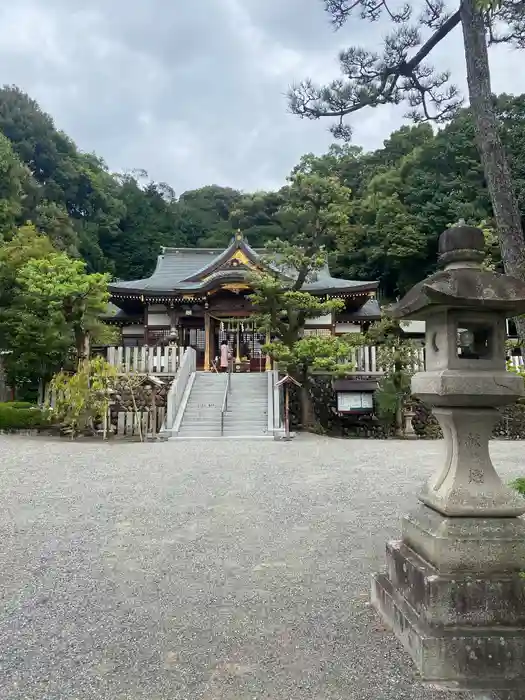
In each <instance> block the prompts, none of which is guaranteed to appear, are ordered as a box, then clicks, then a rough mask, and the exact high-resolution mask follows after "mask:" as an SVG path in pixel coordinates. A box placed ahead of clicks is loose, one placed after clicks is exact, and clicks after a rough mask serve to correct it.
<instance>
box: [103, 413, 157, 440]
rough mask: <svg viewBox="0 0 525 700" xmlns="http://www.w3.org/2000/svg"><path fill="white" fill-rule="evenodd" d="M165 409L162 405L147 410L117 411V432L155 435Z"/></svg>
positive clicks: (144, 436) (127, 435)
mask: <svg viewBox="0 0 525 700" xmlns="http://www.w3.org/2000/svg"><path fill="white" fill-rule="evenodd" d="M165 416H166V409H165V408H164V406H158V407H157V408H155V409H153V410H149V411H137V413H134V412H133V411H119V412H118V413H117V432H116V433H114V434H116V435H119V436H122V435H124V436H126V437H140V436H141V435H142V438H143V439H145V438H146V437H155V436H156V435H157V434H158V432H159V430H160V429H161V428H162V425H163V423H164V418H165Z"/></svg>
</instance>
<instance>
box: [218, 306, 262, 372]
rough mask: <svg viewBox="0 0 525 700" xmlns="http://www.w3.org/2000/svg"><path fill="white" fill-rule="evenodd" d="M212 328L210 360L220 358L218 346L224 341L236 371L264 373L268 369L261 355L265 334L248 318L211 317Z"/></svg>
mask: <svg viewBox="0 0 525 700" xmlns="http://www.w3.org/2000/svg"><path fill="white" fill-rule="evenodd" d="M211 321H212V328H213V346H212V347H213V354H212V359H214V358H218V357H220V346H221V344H222V343H223V342H224V341H226V342H227V343H228V346H229V348H230V352H231V355H232V358H233V363H234V366H235V368H236V369H237V368H238V371H244V372H264V371H266V370H267V369H269V368H270V367H269V358H268V357H267V356H266V355H265V354H264V353H263V351H262V346H263V345H264V344H265V343H266V334H265V333H261V332H260V331H258V330H257V329H256V327H255V324H254V323H253V321H250V318H249V317H245V318H221V317H214V316H212V317H211Z"/></svg>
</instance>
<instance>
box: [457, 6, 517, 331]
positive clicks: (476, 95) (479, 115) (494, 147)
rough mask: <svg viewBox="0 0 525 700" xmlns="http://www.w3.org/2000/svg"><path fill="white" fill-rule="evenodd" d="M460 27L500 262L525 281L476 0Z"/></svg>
mask: <svg viewBox="0 0 525 700" xmlns="http://www.w3.org/2000/svg"><path fill="white" fill-rule="evenodd" d="M461 24H462V27H463V42H464V47H465V59H466V63H467V82H468V90H469V99H470V107H471V111H472V117H473V120H474V128H475V132H476V140H477V143H478V149H479V153H480V156H481V164H482V165H483V170H484V173H485V179H486V181H487V187H488V190H489V195H490V199H491V202H492V209H493V211H494V218H495V220H496V226H497V230H498V236H499V244H500V248H501V259H502V261H503V265H504V267H505V272H506V273H507V274H509V275H514V276H515V277H518V278H519V279H521V280H524V281H525V264H524V263H525V241H524V238H523V230H522V227H521V215H520V210H519V206H518V200H517V198H516V194H515V191H514V186H513V182H512V174H511V171H510V166H509V162H508V160H507V155H506V153H505V148H504V146H503V143H502V141H501V138H500V134H499V126H498V122H497V119H496V115H495V113H494V107H493V101H492V90H491V85H490V67H489V57H488V49H487V39H486V31H485V24H484V20H483V15H482V13H481V12H480V11H479V10H478V8H477V5H476V0H462V2H461ZM516 327H517V331H518V335H519V337H520V340H521V342H522V343H523V342H525V319H523V318H517V319H516Z"/></svg>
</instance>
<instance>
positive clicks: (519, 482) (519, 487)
mask: <svg viewBox="0 0 525 700" xmlns="http://www.w3.org/2000/svg"><path fill="white" fill-rule="evenodd" d="M511 486H512V488H514V489H516V491H518V493H521V495H522V496H525V477H523V476H521V477H519V479H515V480H514V481H513V482H512V483H511Z"/></svg>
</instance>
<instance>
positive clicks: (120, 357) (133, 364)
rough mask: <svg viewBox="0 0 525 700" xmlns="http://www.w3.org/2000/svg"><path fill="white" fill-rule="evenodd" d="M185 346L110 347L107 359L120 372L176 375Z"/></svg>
mask: <svg viewBox="0 0 525 700" xmlns="http://www.w3.org/2000/svg"><path fill="white" fill-rule="evenodd" d="M183 353H184V348H180V347H177V346H175V345H166V346H164V347H162V346H157V347H148V346H147V345H143V346H140V347H132V348H128V347H126V348H125V347H122V346H121V345H119V346H118V347H108V348H107V349H106V359H107V361H108V362H109V364H110V365H113V366H114V367H117V368H118V369H119V371H120V372H123V373H127V372H137V373H139V374H165V375H171V376H174V375H175V374H176V372H177V368H178V367H179V365H180V361H181V359H182V355H183Z"/></svg>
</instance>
